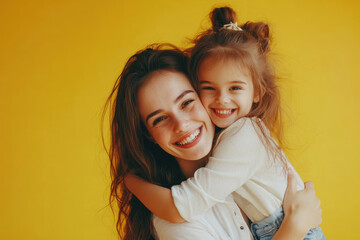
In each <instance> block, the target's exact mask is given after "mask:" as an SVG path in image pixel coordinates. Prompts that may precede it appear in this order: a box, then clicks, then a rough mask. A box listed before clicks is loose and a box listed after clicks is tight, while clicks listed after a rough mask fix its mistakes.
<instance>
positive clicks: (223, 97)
mask: <svg viewBox="0 0 360 240" xmlns="http://www.w3.org/2000/svg"><path fill="white" fill-rule="evenodd" d="M229 102H230V98H229V96H228V94H226V93H224V92H219V94H218V95H217V98H216V103H218V104H222V105H225V104H228V103H229Z"/></svg>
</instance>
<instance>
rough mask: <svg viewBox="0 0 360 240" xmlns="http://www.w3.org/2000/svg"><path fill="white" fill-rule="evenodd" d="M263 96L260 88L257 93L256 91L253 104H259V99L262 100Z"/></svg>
mask: <svg viewBox="0 0 360 240" xmlns="http://www.w3.org/2000/svg"><path fill="white" fill-rule="evenodd" d="M264 95H265V91H264V89H263V88H260V89H259V90H258V91H256V93H255V94H254V100H253V102H254V103H258V102H260V99H262V97H263V96H264Z"/></svg>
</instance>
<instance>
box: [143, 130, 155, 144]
mask: <svg viewBox="0 0 360 240" xmlns="http://www.w3.org/2000/svg"><path fill="white" fill-rule="evenodd" d="M144 136H145V138H146V139H147V140H149V141H150V142H152V143H154V144H157V143H156V141H155V139H154V137H153V136H152V135H151V134H150V133H149V132H148V131H146V132H145V133H144Z"/></svg>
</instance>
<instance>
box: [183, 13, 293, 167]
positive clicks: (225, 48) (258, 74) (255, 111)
mask: <svg viewBox="0 0 360 240" xmlns="http://www.w3.org/2000/svg"><path fill="white" fill-rule="evenodd" d="M209 17H210V20H211V22H212V28H211V29H209V30H207V31H205V32H202V33H200V34H199V35H198V36H197V37H196V38H195V39H194V41H193V43H194V46H193V47H192V48H190V49H189V50H187V51H188V52H189V53H190V64H189V72H190V75H191V80H192V84H193V85H194V86H195V88H196V90H197V91H199V80H198V73H199V69H200V66H201V64H202V63H203V61H204V60H205V59H207V58H210V57H212V58H217V59H219V60H232V61H235V62H237V63H239V66H240V67H241V68H244V69H247V70H248V71H249V73H250V75H251V78H252V81H253V85H254V96H259V98H260V100H259V102H257V103H254V104H253V106H252V109H251V111H250V112H249V114H248V115H247V117H256V118H254V123H255V124H257V125H258V126H259V129H260V130H261V138H262V139H263V140H264V143H265V145H266V147H267V148H268V149H269V150H271V151H270V152H272V153H275V154H276V155H277V156H278V157H279V159H281V160H282V162H283V163H284V164H285V163H286V161H285V159H284V157H283V155H282V154H281V150H280V148H279V147H278V145H277V144H276V143H275V142H274V141H273V139H272V138H271V137H270V135H269V133H268V131H267V129H266V128H264V127H263V124H262V122H263V123H264V124H265V126H266V127H267V128H268V129H270V131H271V132H272V133H273V135H274V136H275V138H277V140H278V141H279V145H280V146H282V142H281V140H282V138H281V130H282V124H281V113H280V94H279V89H278V86H277V84H276V80H277V78H276V75H275V70H274V67H273V66H272V64H271V63H270V61H269V53H270V41H271V36H270V29H269V26H268V24H266V23H263V22H246V23H245V24H241V25H239V27H240V28H241V29H242V30H241V31H240V30H231V29H227V28H224V25H225V24H229V23H236V22H237V19H236V13H235V11H234V10H233V9H232V8H229V7H221V8H215V9H213V11H212V12H211V13H210V15H209ZM260 119H261V121H260ZM272 150H275V151H272Z"/></svg>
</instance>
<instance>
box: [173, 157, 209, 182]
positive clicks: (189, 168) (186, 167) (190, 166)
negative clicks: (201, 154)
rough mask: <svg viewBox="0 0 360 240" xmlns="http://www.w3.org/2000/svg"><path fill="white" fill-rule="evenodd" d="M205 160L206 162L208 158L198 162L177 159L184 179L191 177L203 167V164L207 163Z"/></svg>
mask: <svg viewBox="0 0 360 240" xmlns="http://www.w3.org/2000/svg"><path fill="white" fill-rule="evenodd" d="M207 160H208V156H206V157H205V158H202V159H200V160H184V159H177V161H178V163H179V165H180V168H181V171H182V172H183V174H184V175H185V177H186V178H189V177H193V176H194V173H195V171H196V170H197V169H199V168H201V167H204V166H205V164H206V163H207Z"/></svg>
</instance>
